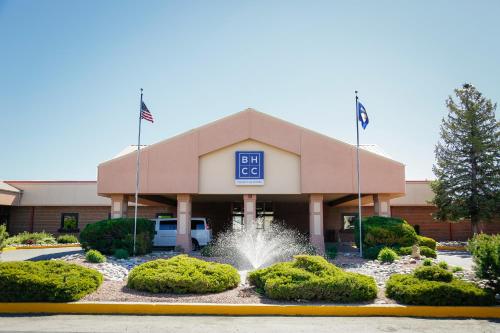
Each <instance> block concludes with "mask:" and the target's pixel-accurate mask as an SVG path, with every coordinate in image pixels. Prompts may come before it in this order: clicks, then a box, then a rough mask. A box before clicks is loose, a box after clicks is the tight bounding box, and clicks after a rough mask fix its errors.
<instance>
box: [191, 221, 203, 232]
mask: <svg viewBox="0 0 500 333" xmlns="http://www.w3.org/2000/svg"><path fill="white" fill-rule="evenodd" d="M191 230H205V223H203V221H201V220H191Z"/></svg>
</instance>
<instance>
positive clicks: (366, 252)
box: [363, 245, 386, 260]
mask: <svg viewBox="0 0 500 333" xmlns="http://www.w3.org/2000/svg"><path fill="white" fill-rule="evenodd" d="M384 247H386V246H384V245H377V246H372V247H368V248H363V258H365V259H370V260H375V259H377V257H378V254H379V253H380V251H381V250H382V249H383V248H384Z"/></svg>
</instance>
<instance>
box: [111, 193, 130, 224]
mask: <svg viewBox="0 0 500 333" xmlns="http://www.w3.org/2000/svg"><path fill="white" fill-rule="evenodd" d="M127 212H128V195H125V194H116V195H112V196H111V218H113V219H116V218H120V217H127Z"/></svg>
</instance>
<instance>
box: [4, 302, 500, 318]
mask: <svg viewBox="0 0 500 333" xmlns="http://www.w3.org/2000/svg"><path fill="white" fill-rule="evenodd" d="M0 313H3V314H6V313H10V314H13V313H17V314H21V313H24V314H25V313H59V314H75V313H76V314H129V315H219V316H342V317H356V316H360V317H372V316H389V317H429V318H500V307H498V306H492V307H487V306H403V305H366V306H343V305H338V306H337V305H268V304H205V303H193V304H186V303H180V304H172V303H168V304H167V303H0Z"/></svg>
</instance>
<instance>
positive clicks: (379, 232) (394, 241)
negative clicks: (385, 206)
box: [355, 216, 417, 248]
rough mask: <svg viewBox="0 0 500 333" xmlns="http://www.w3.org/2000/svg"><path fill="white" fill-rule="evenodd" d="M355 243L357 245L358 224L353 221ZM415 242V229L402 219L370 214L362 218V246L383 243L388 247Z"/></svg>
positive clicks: (367, 246) (366, 246) (408, 244)
mask: <svg viewBox="0 0 500 333" xmlns="http://www.w3.org/2000/svg"><path fill="white" fill-rule="evenodd" d="M355 235H356V245H358V247H359V225H358V223H355ZM416 243H417V233H416V232H415V229H413V227H412V226H411V225H410V224H409V223H408V222H406V221H405V220H403V219H400V218H395V217H384V216H370V217H367V218H365V219H363V246H364V248H369V247H374V246H377V245H384V246H388V247H401V246H412V245H413V244H416Z"/></svg>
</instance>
